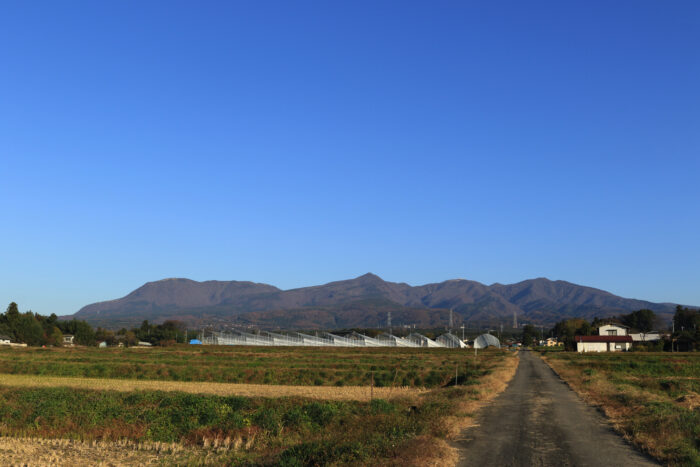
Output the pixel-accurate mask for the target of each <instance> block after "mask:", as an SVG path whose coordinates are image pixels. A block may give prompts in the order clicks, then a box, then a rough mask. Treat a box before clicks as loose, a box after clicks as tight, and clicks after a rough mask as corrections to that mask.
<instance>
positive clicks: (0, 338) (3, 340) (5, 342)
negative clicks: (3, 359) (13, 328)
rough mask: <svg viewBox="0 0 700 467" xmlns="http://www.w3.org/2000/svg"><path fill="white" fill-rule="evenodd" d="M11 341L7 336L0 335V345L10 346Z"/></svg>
mask: <svg viewBox="0 0 700 467" xmlns="http://www.w3.org/2000/svg"><path fill="white" fill-rule="evenodd" d="M10 342H12V341H11V339H10V338H9V336H4V335H0V345H10Z"/></svg>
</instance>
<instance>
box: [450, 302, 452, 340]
mask: <svg viewBox="0 0 700 467" xmlns="http://www.w3.org/2000/svg"><path fill="white" fill-rule="evenodd" d="M450 334H452V308H450Z"/></svg>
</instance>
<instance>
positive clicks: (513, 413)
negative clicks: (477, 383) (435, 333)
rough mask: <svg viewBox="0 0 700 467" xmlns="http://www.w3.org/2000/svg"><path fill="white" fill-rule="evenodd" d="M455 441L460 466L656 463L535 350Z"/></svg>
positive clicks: (524, 356)
mask: <svg viewBox="0 0 700 467" xmlns="http://www.w3.org/2000/svg"><path fill="white" fill-rule="evenodd" d="M477 418H478V419H477V423H478V425H477V426H474V427H471V428H469V429H467V430H465V431H464V433H462V439H459V440H457V441H456V442H455V447H457V448H458V449H459V451H460V459H461V460H460V463H459V464H458V465H459V466H492V465H493V466H605V467H609V466H625V467H627V466H641V465H658V464H656V463H654V462H653V461H652V460H649V459H647V458H646V457H645V456H643V455H642V454H640V453H639V452H637V451H635V450H634V448H632V447H631V446H630V445H629V444H627V443H626V442H625V441H624V440H623V439H622V438H621V437H620V436H619V435H618V434H617V433H615V432H614V431H613V429H612V428H611V426H610V425H609V423H608V422H607V421H606V420H605V419H604V417H603V416H602V415H601V414H600V413H599V412H598V411H597V410H596V409H594V408H592V407H590V406H588V405H587V404H586V403H584V402H583V401H582V400H581V399H580V398H579V397H578V396H577V395H576V394H575V393H574V392H573V391H572V390H571V389H569V387H568V386H567V385H566V384H565V383H564V382H563V381H562V380H561V379H560V378H559V377H558V376H557V375H556V374H555V373H554V372H553V371H552V369H551V368H549V366H547V364H546V363H544V362H543V361H542V360H541V359H540V357H539V356H537V355H533V352H529V351H523V352H520V365H519V366H518V371H517V372H516V373H515V377H514V378H513V381H511V383H510V385H509V386H508V388H507V389H506V390H505V391H504V392H503V393H502V394H501V395H500V396H498V397H497V398H496V399H495V400H494V403H493V404H492V405H491V406H489V407H485V408H484V409H483V410H482V411H481V412H480V414H479V416H478V417H477Z"/></svg>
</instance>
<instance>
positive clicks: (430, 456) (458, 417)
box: [398, 353, 520, 466]
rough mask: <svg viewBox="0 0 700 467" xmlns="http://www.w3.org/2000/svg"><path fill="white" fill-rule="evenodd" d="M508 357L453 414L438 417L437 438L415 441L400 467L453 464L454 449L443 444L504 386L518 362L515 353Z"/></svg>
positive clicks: (461, 429) (455, 434) (482, 380)
mask: <svg viewBox="0 0 700 467" xmlns="http://www.w3.org/2000/svg"><path fill="white" fill-rule="evenodd" d="M508 357H509V358H506V359H504V360H503V362H502V364H501V365H500V366H498V367H495V368H494V370H493V371H492V372H491V373H489V374H488V375H486V376H484V377H482V378H481V379H480V381H479V385H478V386H476V387H475V388H474V389H473V390H472V391H470V397H468V398H460V399H459V400H458V401H457V402H455V404H454V415H450V416H446V417H442V419H441V420H440V421H439V423H440V425H441V430H440V431H442V433H440V434H441V436H439V437H433V438H432V439H423V440H418V441H420V442H419V443H418V444H417V445H415V446H414V450H415V452H412V451H413V450H411V451H409V452H408V453H407V456H406V458H405V459H402V460H403V461H405V462H404V463H403V465H412V466H425V465H431V466H445V465H456V463H457V461H458V460H459V456H458V454H457V449H455V448H454V447H452V446H450V444H449V443H448V442H447V441H449V440H454V439H456V438H457V437H458V436H459V435H460V434H461V433H462V431H464V430H465V429H467V428H469V427H470V426H473V425H474V418H475V415H476V414H477V413H478V411H479V410H480V409H481V408H482V407H484V406H485V405H487V404H488V403H490V402H491V401H492V400H493V399H494V398H495V397H496V396H498V395H499V394H500V393H502V392H503V391H504V390H505V389H506V388H507V387H508V384H509V383H510V381H511V380H512V379H513V377H514V376H515V372H516V371H517V369H518V364H519V363H520V359H519V358H518V355H517V353H516V354H513V355H509V356H508ZM443 438H444V439H443ZM398 465H401V464H398Z"/></svg>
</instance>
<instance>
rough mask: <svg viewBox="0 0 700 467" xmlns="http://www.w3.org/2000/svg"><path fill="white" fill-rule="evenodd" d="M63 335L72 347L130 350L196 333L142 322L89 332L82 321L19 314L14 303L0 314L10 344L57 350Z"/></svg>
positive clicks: (1, 331) (176, 324) (0, 327)
mask: <svg viewBox="0 0 700 467" xmlns="http://www.w3.org/2000/svg"><path fill="white" fill-rule="evenodd" d="M64 335H72V336H74V337H73V343H74V344H76V345H86V346H91V345H97V344H98V343H100V342H106V343H107V345H110V346H111V345H118V344H119V343H121V344H123V345H126V346H131V345H137V344H138V343H139V342H148V343H149V344H152V345H170V344H175V343H184V342H189V339H192V338H195V337H196V336H197V331H194V330H192V331H189V332H188V331H187V329H186V328H185V325H184V324H183V323H181V322H179V321H172V320H171V321H165V322H164V323H162V324H150V323H149V322H148V321H144V322H143V323H142V324H141V326H140V327H138V328H131V329H126V328H122V329H120V330H118V331H116V332H115V331H110V330H108V329H103V328H100V327H98V328H97V329H93V327H92V326H90V324H88V323H87V322H85V321H82V320H77V319H72V320H70V321H65V320H59V319H58V317H57V316H56V315H55V314H54V313H52V314H51V315H50V316H42V315H40V314H38V313H33V312H32V311H31V310H30V311H27V312H25V313H20V312H19V307H18V306H17V303H15V302H12V303H10V305H9V306H8V307H7V309H6V310H5V312H4V313H3V314H0V336H6V337H8V338H9V339H10V340H11V341H12V342H17V343H23V344H27V345H30V346H43V345H45V346H60V345H63V336H64Z"/></svg>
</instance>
